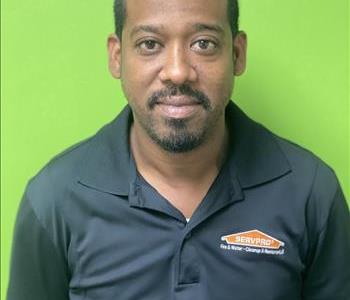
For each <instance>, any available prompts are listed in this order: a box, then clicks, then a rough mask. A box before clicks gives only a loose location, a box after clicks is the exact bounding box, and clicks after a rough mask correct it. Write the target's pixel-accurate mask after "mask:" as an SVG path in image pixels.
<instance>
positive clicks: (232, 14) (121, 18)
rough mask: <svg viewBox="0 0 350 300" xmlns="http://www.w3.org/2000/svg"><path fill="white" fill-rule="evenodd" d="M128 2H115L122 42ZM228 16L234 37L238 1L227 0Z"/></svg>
mask: <svg viewBox="0 0 350 300" xmlns="http://www.w3.org/2000/svg"><path fill="white" fill-rule="evenodd" d="M125 1H126V0H114V26H115V34H116V35H117V36H118V37H119V39H120V40H121V38H122V32H123V27H124V22H125V18H126V5H125V4H126V3H125ZM227 16H228V19H229V22H230V27H231V32H232V35H233V36H235V35H236V34H237V32H238V19H239V5H238V0H227Z"/></svg>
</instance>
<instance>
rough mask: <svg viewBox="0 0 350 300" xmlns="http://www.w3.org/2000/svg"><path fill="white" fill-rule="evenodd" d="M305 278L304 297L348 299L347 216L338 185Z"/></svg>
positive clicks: (349, 225) (349, 230)
mask: <svg viewBox="0 0 350 300" xmlns="http://www.w3.org/2000/svg"><path fill="white" fill-rule="evenodd" d="M305 277H306V278H305V281H304V289H303V299H305V300H330V299H332V300H349V299H350V216H349V209H348V206H347V203H346V201H345V198H344V195H343V193H342V190H341V188H340V186H339V185H338V188H337V191H336V193H335V196H334V199H333V201H332V205H331V207H330V212H329V216H328V218H327V221H326V223H325V225H324V226H323V228H322V229H321V230H320V232H319V233H318V234H317V238H316V242H315V245H314V247H313V249H312V259H310V261H309V264H308V266H307V273H306V276H305Z"/></svg>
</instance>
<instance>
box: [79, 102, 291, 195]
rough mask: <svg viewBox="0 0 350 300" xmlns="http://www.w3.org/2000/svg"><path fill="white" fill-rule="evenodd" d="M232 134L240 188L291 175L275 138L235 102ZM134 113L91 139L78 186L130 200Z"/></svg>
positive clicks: (230, 119)
mask: <svg viewBox="0 0 350 300" xmlns="http://www.w3.org/2000/svg"><path fill="white" fill-rule="evenodd" d="M226 121H227V124H228V128H229V131H230V140H231V142H230V143H231V145H230V149H231V150H230V159H229V161H228V163H229V164H230V166H229V167H230V169H231V173H232V174H234V176H236V177H237V178H238V181H239V183H240V185H241V188H243V189H244V188H251V187H254V186H257V185H260V184H263V183H266V182H269V181H272V180H275V179H277V178H279V177H281V176H283V175H285V174H287V173H289V172H290V171H291V168H290V165H289V163H288V161H287V158H286V157H285V155H284V153H283V152H282V150H281V149H280V147H279V146H278V144H277V141H276V137H275V136H274V135H273V134H272V133H271V132H270V131H268V130H267V129H265V128H264V127H263V126H261V125H260V124H258V123H256V122H254V121H252V120H251V119H250V118H249V117H248V116H247V115H246V114H245V113H244V112H243V111H242V110H241V109H240V108H238V106H237V105H236V104H235V103H233V102H232V101H230V102H229V104H228V105H227V108H226ZM131 122H132V112H131V109H130V107H129V106H128V105H127V106H126V107H125V108H124V109H123V111H122V112H121V113H120V114H119V115H118V116H117V117H116V118H115V119H114V120H113V121H112V122H111V123H109V124H107V125H106V126H104V127H103V128H102V129H101V130H100V131H99V132H98V133H97V134H96V135H95V136H94V137H92V138H91V139H90V142H89V145H88V149H87V152H86V154H85V157H84V158H83V163H82V165H81V167H80V171H79V182H80V183H81V184H83V185H85V186H87V187H90V188H93V189H96V190H100V191H103V192H107V193H111V194H116V195H120V196H127V195H128V194H129V190H130V185H131V184H133V183H132V178H131V177H132V173H133V170H131V168H135V167H134V165H133V163H132V155H130V147H129V129H130V125H131Z"/></svg>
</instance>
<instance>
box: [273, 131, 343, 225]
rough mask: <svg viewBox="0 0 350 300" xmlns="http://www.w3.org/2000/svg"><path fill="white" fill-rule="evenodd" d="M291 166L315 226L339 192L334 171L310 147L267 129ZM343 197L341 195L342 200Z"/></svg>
mask: <svg viewBox="0 0 350 300" xmlns="http://www.w3.org/2000/svg"><path fill="white" fill-rule="evenodd" d="M271 135H272V137H273V139H274V140H275V141H276V143H277V144H278V146H279V147H280V149H281V151H282V152H283V153H284V155H285V157H286V159H287V160H288V163H289V164H290V167H291V173H290V176H291V177H292V180H291V182H292V185H293V186H294V188H295V189H296V190H300V189H302V190H304V191H305V195H306V197H307V198H306V209H307V211H306V212H307V214H308V215H309V216H312V217H313V218H315V222H317V223H318V224H315V225H316V227H317V228H321V227H322V226H323V225H324V224H325V222H326V221H327V219H328V217H329V214H330V211H331V209H332V206H333V205H334V202H335V201H336V200H337V199H338V198H339V197H338V198H337V195H339V193H340V194H342V192H341V187H340V184H339V181H338V178H337V176H336V174H335V171H334V170H333V168H332V167H331V166H329V165H328V164H327V163H326V162H324V161H323V160H322V159H321V158H320V157H318V156H317V155H315V154H314V153H313V152H311V151H310V150H307V149H305V148H304V147H302V146H300V145H297V144H295V143H293V142H291V141H289V140H287V139H284V138H281V137H279V136H277V135H275V134H273V133H271ZM344 200H345V199H343V201H344Z"/></svg>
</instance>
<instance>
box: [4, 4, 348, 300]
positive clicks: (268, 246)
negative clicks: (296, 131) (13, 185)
mask: <svg viewBox="0 0 350 300" xmlns="http://www.w3.org/2000/svg"><path fill="white" fill-rule="evenodd" d="M115 13H116V35H112V36H110V37H109V39H108V50H109V67H110V70H111V73H112V75H113V76H114V77H115V78H118V79H119V78H120V79H121V82H122V87H123V90H124V93H125V95H126V98H127V99H128V103H129V106H128V107H126V108H125V109H124V110H123V111H122V113H121V114H120V115H119V116H118V117H117V118H116V119H115V120H114V121H113V122H112V123H110V124H108V125H106V126H105V127H104V128H102V129H101V130H100V131H99V132H98V133H97V134H96V135H95V136H94V137H92V138H90V139H88V140H86V141H84V142H82V143H80V144H78V145H77V146H75V147H72V148H71V149H69V150H67V151H66V152H64V153H63V154H61V155H59V156H58V157H56V158H55V159H54V160H52V161H51V162H50V163H49V164H48V165H47V166H46V167H45V168H44V169H43V170H42V171H41V172H40V173H39V174H38V175H37V176H36V177H35V178H34V179H32V180H31V182H30V183H29V185H28V187H27V190H26V192H25V195H24V198H23V201H22V204H21V207H20V211H19V215H18V220H17V224H16V231H15V238H14V246H13V256H12V267H11V279H10V285H9V290H8V299H9V300H13V299H120V300H123V299H125V300H126V299H143V300H148V299H152V300H155V299H201V300H204V299H220V300H226V299H242V300H243V299H262V300H272V299H284V300H288V299H291V300H297V299H318V300H322V299H324V300H325V299H327V300H329V299H332V300H333V299H335V300H340V299H350V268H349V265H350V257H349V253H350V220H349V211H348V208H347V205H346V202H345V199H344V196H343V193H342V191H341V188H340V186H339V183H338V181H337V179H336V177H335V175H334V173H333V171H332V170H331V169H330V168H329V167H328V166H326V165H325V164H324V163H323V162H322V161H320V160H319V159H318V158H316V157H315V156H314V155H312V154H311V153H310V152H308V151H306V150H304V149H302V148H300V147H298V146H296V145H294V144H291V143H290V142H288V141H285V140H283V139H281V138H279V137H277V136H275V135H274V134H272V133H271V132H269V131H268V130H267V129H265V128H264V127H263V126H261V125H259V124H257V123H255V122H254V121H252V120H250V119H249V118H248V117H247V116H246V115H245V114H244V113H243V112H242V111H241V110H240V109H239V108H238V107H237V106H236V105H235V104H234V103H233V102H232V101H230V96H231V94H232V90H233V83H234V76H238V75H241V74H242V73H243V72H244V69H245V60H246V43H247V42H246V35H245V33H244V32H242V31H239V30H238V25H237V23H238V22H237V20H238V5H237V2H236V1H234V0H220V1H212V0H186V1H185V0H167V1H162V0H143V1H139V0H127V1H122V0H116V2H115Z"/></svg>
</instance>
